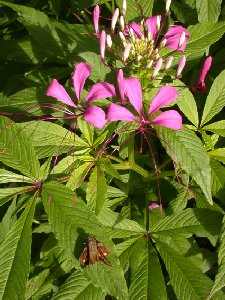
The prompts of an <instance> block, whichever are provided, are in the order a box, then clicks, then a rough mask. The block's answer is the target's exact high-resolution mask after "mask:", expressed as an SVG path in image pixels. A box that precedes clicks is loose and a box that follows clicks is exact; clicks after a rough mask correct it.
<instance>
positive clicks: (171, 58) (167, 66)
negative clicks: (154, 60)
mask: <svg viewBox="0 0 225 300" xmlns="http://www.w3.org/2000/svg"><path fill="white" fill-rule="evenodd" d="M172 62H173V56H169V57H168V58H167V60H166V62H165V66H164V70H165V71H166V70H168V69H169V68H170V66H171V64H172Z"/></svg>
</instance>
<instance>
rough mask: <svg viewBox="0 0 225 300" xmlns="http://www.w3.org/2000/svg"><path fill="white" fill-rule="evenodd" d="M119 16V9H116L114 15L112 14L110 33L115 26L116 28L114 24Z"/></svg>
mask: <svg viewBox="0 0 225 300" xmlns="http://www.w3.org/2000/svg"><path fill="white" fill-rule="evenodd" d="M119 14H120V11H119V8H116V9H115V11H114V13H113V16H112V21H111V30H112V31H114V30H115V26H116V22H117V19H118V17H119Z"/></svg>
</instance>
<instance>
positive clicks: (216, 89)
mask: <svg viewBox="0 0 225 300" xmlns="http://www.w3.org/2000/svg"><path fill="white" fill-rule="evenodd" d="M224 105H225V70H224V71H222V72H221V73H220V75H219V76H217V77H216V79H215V80H214V82H213V85H212V87H211V89H210V92H209V95H208V97H207V99H206V103H205V107H204V110H203V115H202V121H201V127H202V126H203V125H204V124H205V123H207V122H209V121H210V120H211V119H212V117H214V116H215V115H216V114H218V113H219V112H220V111H221V110H222V108H223V107H224Z"/></svg>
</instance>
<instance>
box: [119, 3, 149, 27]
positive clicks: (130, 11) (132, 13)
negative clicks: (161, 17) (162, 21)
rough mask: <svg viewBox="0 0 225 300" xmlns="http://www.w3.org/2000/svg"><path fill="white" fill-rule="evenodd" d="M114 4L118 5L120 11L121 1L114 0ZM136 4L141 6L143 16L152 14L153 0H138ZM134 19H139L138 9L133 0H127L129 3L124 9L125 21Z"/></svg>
mask: <svg viewBox="0 0 225 300" xmlns="http://www.w3.org/2000/svg"><path fill="white" fill-rule="evenodd" d="M116 4H117V6H118V7H120V11H122V2H121V1H120V0H116ZM138 4H139V5H140V7H141V8H142V10H143V13H144V16H145V17H149V16H151V15H152V10H153V5H154V0H149V1H148V0H141V1H139V2H138ZM135 19H137V20H139V21H141V13H140V9H139V8H138V6H137V2H136V1H135V0H129V5H127V11H126V21H127V22H130V21H133V20H135Z"/></svg>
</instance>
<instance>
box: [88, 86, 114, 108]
mask: <svg viewBox="0 0 225 300" xmlns="http://www.w3.org/2000/svg"><path fill="white" fill-rule="evenodd" d="M115 96H116V92H115V88H114V86H113V84H110V83H107V82H99V83H96V84H94V85H93V86H92V88H91V90H90V92H89V93H88V95H87V98H86V102H87V103H89V102H91V101H93V100H96V99H103V98H108V97H115Z"/></svg>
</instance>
